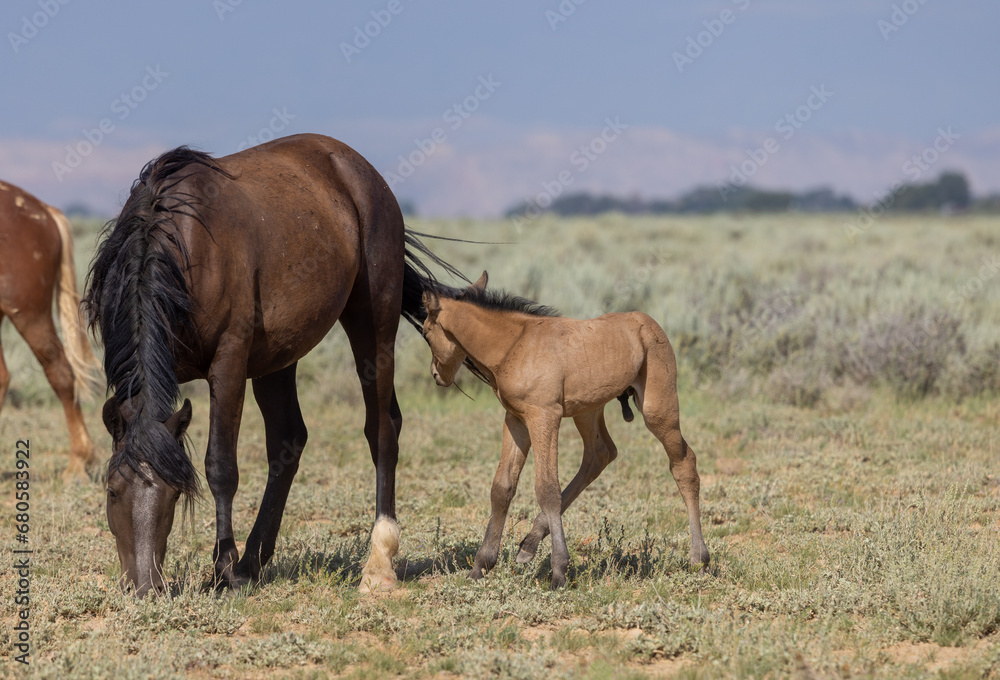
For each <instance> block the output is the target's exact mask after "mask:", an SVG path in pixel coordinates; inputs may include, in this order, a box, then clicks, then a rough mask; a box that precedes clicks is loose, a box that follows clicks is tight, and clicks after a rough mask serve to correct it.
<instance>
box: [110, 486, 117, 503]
mask: <svg viewBox="0 0 1000 680" xmlns="http://www.w3.org/2000/svg"><path fill="white" fill-rule="evenodd" d="M108 500H109V501H111V502H114V501H116V500H118V494H116V493H115V492H114V489H112V488H111V487H108Z"/></svg>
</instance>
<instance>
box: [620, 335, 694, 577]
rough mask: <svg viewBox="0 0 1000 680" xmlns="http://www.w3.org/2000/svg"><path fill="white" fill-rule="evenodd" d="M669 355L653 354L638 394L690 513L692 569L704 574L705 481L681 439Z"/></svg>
mask: <svg viewBox="0 0 1000 680" xmlns="http://www.w3.org/2000/svg"><path fill="white" fill-rule="evenodd" d="M667 351H670V356H669V357H657V356H656V355H655V354H654V353H653V352H652V351H651V352H650V354H649V356H648V357H647V360H646V375H645V381H644V384H643V385H642V389H640V390H639V391H638V392H639V410H640V411H642V416H643V419H644V420H645V422H646V427H647V428H649V430H650V432H652V433H653V434H654V435H655V436H656V438H657V439H659V440H660V443H661V444H663V448H664V449H665V450H666V452H667V457H668V458H669V459H670V474H672V475H673V477H674V481H675V482H676V483H677V489H678V490H679V491H680V492H681V497H682V498H683V499H684V505H685V506H686V507H687V511H688V524H689V526H690V530H691V553H690V560H691V566H692V567H693V568H697V569H702V570H703V569H704V568H705V567H706V566H707V565H708V562H709V554H708V547H707V546H706V545H705V539H704V537H703V536H702V533H701V511H700V509H699V504H698V496H699V493H700V490H701V479H700V478H699V476H698V464H697V458H696V457H695V454H694V451H693V450H692V449H691V447H689V446H688V443H687V441H685V439H684V437H683V436H681V425H680V404H679V403H678V400H677V386H676V369H673V370H671V367H673V366H674V365H675V364H674V362H673V352H672V350H669V349H668V350H667ZM658 359H659V360H658ZM668 360H669V362H668Z"/></svg>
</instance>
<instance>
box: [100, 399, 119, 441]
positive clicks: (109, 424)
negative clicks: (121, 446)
mask: <svg viewBox="0 0 1000 680" xmlns="http://www.w3.org/2000/svg"><path fill="white" fill-rule="evenodd" d="M101 417H102V418H104V427H106V428H108V434H110V435H111V438H112V439H114V440H115V441H118V440H119V439H121V435H122V414H121V412H120V411H119V410H118V402H117V400H116V399H115V398H114V397H111V398H110V399H108V400H107V401H106V402H104V409H102V411H101Z"/></svg>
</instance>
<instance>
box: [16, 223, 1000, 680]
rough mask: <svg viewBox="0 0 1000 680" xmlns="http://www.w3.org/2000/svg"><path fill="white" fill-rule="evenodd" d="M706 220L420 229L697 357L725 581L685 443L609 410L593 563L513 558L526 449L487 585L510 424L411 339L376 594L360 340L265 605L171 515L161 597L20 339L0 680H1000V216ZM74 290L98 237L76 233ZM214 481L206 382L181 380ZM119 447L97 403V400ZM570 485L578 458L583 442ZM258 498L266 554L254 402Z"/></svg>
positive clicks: (95, 430)
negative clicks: (641, 315) (475, 571)
mask: <svg viewBox="0 0 1000 680" xmlns="http://www.w3.org/2000/svg"><path fill="white" fill-rule="evenodd" d="M851 223H852V219H851V217H850V216H847V217H845V216H807V215H781V216H754V217H740V216H713V217H691V218H680V217H674V218H657V219H653V218H637V219H629V218H625V217H622V216H613V215H612V216H606V217H599V218H595V219H587V220H554V219H548V218H543V219H540V220H537V221H535V222H533V223H530V224H528V225H527V226H526V227H525V228H523V229H517V228H515V227H514V225H513V224H512V223H510V222H477V221H421V220H415V221H414V222H413V223H412V224H411V226H412V227H413V228H415V229H417V230H419V231H423V232H429V233H434V234H439V235H442V236H451V237H457V238H467V239H474V240H480V241H491V242H510V243H508V244H504V245H473V244H462V243H451V242H432V241H429V243H430V245H431V247H432V248H433V249H434V250H435V252H438V253H439V254H441V255H442V256H443V257H445V258H446V259H448V260H449V261H451V262H453V263H454V264H456V265H457V266H458V267H459V268H460V269H462V270H463V271H465V272H466V273H468V274H469V275H470V276H473V277H475V276H477V275H478V274H479V272H480V271H481V270H482V269H488V270H489V273H490V283H491V285H495V286H501V287H505V288H508V289H510V290H511V291H513V292H516V293H518V294H521V295H525V296H528V297H532V298H534V299H537V300H539V301H541V302H543V303H545V304H549V305H553V306H555V307H557V308H559V309H560V310H561V311H562V312H563V313H565V314H566V315H569V316H574V317H588V316H596V315H598V314H600V313H603V312H606V311H620V310H626V309H641V310H643V311H646V312H648V313H649V314H651V315H652V316H654V317H655V318H656V319H657V320H658V321H659V322H660V323H661V325H662V326H663V327H664V329H665V330H666V331H667V334H668V335H669V336H670V337H671V339H672V341H673V344H674V346H675V349H676V351H677V354H678V358H679V366H680V371H681V378H680V381H681V384H680V398H681V409H682V427H683V429H684V433H685V437H686V439H687V440H688V441H689V442H690V444H691V445H692V447H693V448H694V449H695V451H696V452H697V454H698V456H699V459H698V461H699V467H700V470H701V474H702V521H703V524H704V528H705V538H706V541H707V543H708V547H709V549H710V551H711V552H712V564H711V567H710V569H709V572H708V573H706V574H692V573H690V572H689V570H688V567H687V550H688V540H689V538H688V533H687V522H686V517H685V513H684V509H683V504H682V502H681V500H680V496H679V494H678V493H677V490H676V487H675V486H674V483H673V480H672V478H671V477H670V473H669V471H668V469H667V462H666V457H665V454H664V453H663V450H662V449H661V448H659V446H658V444H657V443H656V442H655V440H654V439H653V437H652V435H650V434H649V432H648V431H647V430H646V429H645V428H644V427H642V425H641V424H640V423H638V422H636V423H632V424H626V423H624V422H623V421H622V420H621V418H620V414H619V413H618V410H617V409H618V407H617V404H616V403H612V404H611V407H610V408H609V410H608V423H609V428H610V431H611V434H612V436H613V437H614V439H615V441H616V443H617V444H618V447H619V451H620V454H619V458H618V460H617V461H615V463H614V464H613V465H611V466H610V467H609V468H608V469H607V470H606V471H605V473H604V474H603V476H602V477H601V478H600V479H599V480H598V481H597V482H595V483H594V484H593V486H592V487H591V488H590V489H588V490H587V491H586V492H585V493H584V494H583V495H582V496H581V498H580V499H579V500H578V501H577V502H576V504H574V506H573V507H572V508H571V509H570V510H569V511H568V513H567V514H566V518H565V528H566V533H567V539H568V543H569V547H570V572H569V578H568V582H567V587H566V588H565V589H564V590H561V591H557V592H550V591H549V590H548V577H549V572H548V542H545V543H543V545H542V548H541V549H540V550H539V554H538V556H537V557H536V559H535V561H534V562H533V563H531V564H528V565H523V566H521V565H516V564H514V562H513V556H514V554H516V548H517V543H518V542H519V541H520V539H521V537H522V536H523V534H524V533H525V532H526V531H527V529H528V527H529V525H530V521H531V519H532V518H533V517H534V514H535V512H536V507H535V503H534V498H533V489H532V479H533V471H532V461H531V458H530V457H529V460H528V465H527V467H526V469H525V472H524V476H523V477H522V482H521V488H520V490H519V492H518V495H517V497H516V498H515V500H514V504H513V506H512V512H511V516H510V519H509V521H508V527H507V530H506V533H505V536H504V549H503V552H502V554H501V560H500V563H499V564H498V566H497V568H496V569H495V570H494V571H493V572H492V573H490V574H489V576H488V577H487V578H485V579H484V580H482V581H479V582H475V583H474V582H471V581H469V580H467V579H466V577H465V572H466V571H467V569H468V567H469V564H470V560H471V559H472V557H473V555H474V553H475V551H476V549H477V548H478V545H479V541H480V540H481V539H482V534H483V531H484V529H485V525H486V520H487V517H488V514H489V487H490V481H491V479H492V475H493V471H494V468H495V465H496V462H497V460H498V456H499V447H500V430H501V422H502V418H503V410H502V408H501V407H500V405H499V404H498V403H497V402H496V400H495V399H494V398H493V396H492V394H491V393H490V392H489V391H488V390H484V389H483V387H482V386H481V385H480V384H478V383H477V382H476V381H475V379H474V378H473V377H472V376H471V375H469V374H468V373H465V375H464V376H463V377H462V378H461V379H460V383H461V386H462V387H463V389H464V390H465V391H466V392H467V393H468V394H469V395H470V396H471V399H470V398H467V397H466V396H464V395H463V394H461V393H459V392H458V391H457V390H454V389H449V390H442V389H439V388H437V387H436V386H435V385H434V383H433V381H432V380H431V378H430V375H429V361H430V353H429V351H428V350H427V348H426V346H425V345H424V344H423V341H422V340H421V339H420V337H419V336H418V335H417V333H415V332H414V331H413V330H412V329H411V328H409V327H401V328H400V332H399V340H398V347H399V349H398V352H399V359H398V371H397V389H398V392H399V396H400V401H401V405H402V408H403V414H404V425H403V433H402V437H401V459H400V465H399V469H398V487H397V498H398V511H399V520H400V526H401V529H402V544H401V548H400V554H399V556H398V560H397V568H398V572H399V575H400V577H401V579H402V584H401V587H400V588H399V589H398V590H397V591H395V592H392V593H389V594H382V595H374V596H361V595H359V594H358V593H357V592H356V589H355V585H356V582H357V580H358V578H359V576H360V565H361V564H362V562H363V560H364V559H365V557H366V555H367V538H368V532H369V531H370V528H371V522H372V521H373V519H374V517H373V513H374V468H373V466H372V465H371V460H370V457H369V453H368V450H367V445H366V444H365V441H364V438H363V436H362V426H363V413H362V409H361V406H360V400H361V398H360V389H359V387H358V384H357V378H356V376H355V375H354V371H353V366H352V364H351V359H350V352H349V350H348V348H347V343H346V339H345V336H344V334H343V333H342V331H340V330H339V328H337V329H335V330H334V331H333V332H332V333H331V334H330V336H329V337H328V338H327V339H326V340H324V341H323V343H321V345H320V346H319V347H318V348H317V349H316V350H314V351H313V353H312V354H311V355H309V356H308V357H307V358H306V359H304V360H303V361H302V362H301V364H300V370H299V386H300V399H301V402H302V407H303V414H304V417H305V420H306V423H307V425H308V427H309V430H310V439H309V444H308V446H307V447H306V450H305V453H304V456H303V462H302V466H301V468H300V470H299V473H298V477H297V479H296V481H295V485H294V486H293V487H292V492H291V495H290V498H289V502H288V509H287V511H286V514H285V520H284V525H283V528H282V534H281V536H280V538H279V543H278V550H277V554H276V555H275V557H274V559H273V560H272V562H271V564H270V565H269V567H268V568H267V570H266V575H265V580H264V583H263V585H262V586H261V587H259V588H256V589H252V590H248V591H245V592H239V593H226V594H222V595H219V594H216V593H214V592H212V591H211V590H210V589H208V588H207V583H208V580H209V577H210V576H211V551H212V541H213V538H214V518H213V513H212V512H211V508H210V505H209V504H208V503H207V502H201V503H198V504H197V505H196V507H195V511H194V518H193V521H185V522H184V524H183V526H182V525H181V523H180V521H178V523H177V524H176V525H175V528H174V532H173V535H172V537H171V541H170V546H169V551H168V555H167V561H166V571H167V576H168V578H169V579H170V580H171V594H170V595H169V596H161V597H150V598H146V599H144V600H141V601H136V600H133V599H130V598H128V597H125V596H123V595H122V594H121V593H120V591H119V590H118V588H117V585H116V578H117V577H118V573H119V567H118V563H117V557H116V552H115V547H114V540H113V537H112V536H111V534H110V532H109V530H108V525H107V521H106V518H105V516H104V494H103V490H102V488H101V487H100V485H99V484H98V483H97V482H93V483H89V484H70V485H64V484H63V482H62V480H61V477H60V473H61V472H62V470H63V468H64V467H65V465H66V462H67V446H68V445H67V438H66V434H65V428H64V423H63V420H62V413H61V409H60V408H59V406H58V403H57V402H56V400H55V398H54V396H53V395H52V394H51V391H50V389H49V388H48V385H47V384H46V383H45V381H44V376H43V375H42V373H41V370H40V368H39V367H38V366H37V364H36V363H34V360H33V358H31V356H30V354H29V353H28V350H27V348H26V346H25V345H24V343H23V342H22V341H21V340H20V338H19V337H16V335H15V334H14V332H13V329H12V327H11V326H10V324H9V323H5V324H4V326H3V329H2V342H3V347H4V352H5V355H6V357H7V362H8V365H9V366H10V368H11V372H12V374H13V378H12V384H11V392H10V394H9V396H8V400H7V403H6V404H5V405H4V408H3V413H2V415H0V451H2V452H3V453H2V456H0V564H2V565H3V566H2V568H0V594H2V597H0V619H2V624H0V677H31V678H110V677H114V678H122V679H127V678H185V677H192V678H268V679H271V678H325V677H346V678H385V677H395V676H399V677H404V678H411V677H412V678H422V677H456V678H457V677H470V678H483V677H498V678H541V677H544V678H645V677H680V678H730V677H733V678H751V677H752V678H758V679H760V678H781V677H794V678H854V677H875V678H900V677H903V678H924V677H934V678H937V677H943V678H981V677H1000V465H998V462H997V461H998V460H1000V450H998V420H1000V401H998V398H997V397H998V395H1000V272H998V271H997V267H996V263H997V258H1000V228H998V227H1000V225H998V223H997V220H996V219H995V218H986V217H962V218H954V217H951V218H945V217H937V216H927V217H905V218H886V219H883V220H881V221H879V222H876V223H875V224H873V225H870V226H868V227H867V228H865V229H863V230H861V231H857V230H853V231H852V230H850V229H849V227H850V225H851ZM76 228H77V255H78V258H77V262H78V267H79V269H80V274H81V277H82V275H83V272H84V271H85V269H86V264H87V263H89V261H90V256H91V252H92V248H93V243H94V238H95V234H96V229H97V225H94V224H78V225H76ZM183 391H184V394H185V395H186V396H189V397H191V399H192V401H193V402H194V407H195V419H194V421H193V423H192V426H191V428H190V432H189V434H190V436H191V439H192V443H193V446H194V450H195V451H196V452H197V456H196V464H197V465H198V466H199V467H200V466H201V460H200V458H201V457H202V456H203V452H204V447H205V444H206V435H207V415H208V405H207V389H206V387H205V385H204V384H191V385H187V386H185V387H184V388H183ZM86 416H87V422H88V425H89V427H90V430H91V434H92V436H94V438H95V440H96V441H97V442H98V446H99V447H100V452H101V454H102V456H107V454H108V436H107V434H106V433H105V431H104V428H103V425H102V424H101V421H100V413H99V404H98V403H91V404H88V405H87V408H86ZM22 438H29V439H30V440H31V451H32V457H31V513H30V514H31V516H30V540H31V543H30V547H31V548H33V549H34V551H35V552H34V554H33V555H32V567H31V570H30V597H31V607H30V618H29V624H30V635H31V645H32V647H31V656H30V661H31V663H30V665H28V666H26V667H25V666H23V665H21V664H18V663H16V661H15V660H14V656H15V655H16V654H17V652H16V651H14V649H13V647H12V643H13V642H15V641H16V640H15V638H16V633H15V631H14V624H15V622H16V620H17V619H16V617H17V612H18V611H19V609H20V607H18V606H17V605H15V597H14V593H15V591H16V590H17V588H18V575H17V573H16V571H15V570H14V569H12V565H13V564H14V560H15V554H14V553H13V551H14V550H15V549H16V548H18V547H22V546H21V545H20V544H17V543H15V540H14V539H15V524H16V522H15V507H14V491H15V488H14V485H15V481H14V471H15V445H16V442H17V440H18V439H22ZM560 444H561V451H562V454H563V455H562V457H561V465H560V475H561V478H562V479H563V480H564V483H565V481H568V480H569V478H570V477H571V476H572V475H573V474H574V473H575V471H576V466H577V465H578V464H579V459H580V446H579V440H578V437H577V435H576V433H575V430H574V429H573V428H572V427H564V428H563V430H562V439H561V442H560ZM240 462H241V481H240V490H239V493H238V494H237V496H236V503H235V506H234V520H235V526H236V532H237V540H238V541H240V540H243V539H245V538H246V534H247V533H248V532H249V529H250V526H251V524H252V521H253V518H254V516H255V513H256V509H257V504H258V503H259V500H260V497H261V494H262V491H263V484H264V480H265V476H266V457H265V452H264V435H263V427H262V424H261V419H260V416H259V413H258V412H257V410H256V407H255V405H254V403H253V397H252V395H251V394H249V393H248V398H247V405H246V412H245V416H244V419H243V428H242V433H241V439H240Z"/></svg>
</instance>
